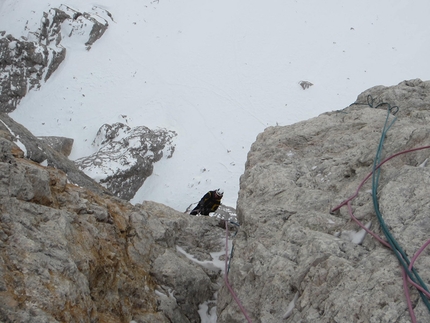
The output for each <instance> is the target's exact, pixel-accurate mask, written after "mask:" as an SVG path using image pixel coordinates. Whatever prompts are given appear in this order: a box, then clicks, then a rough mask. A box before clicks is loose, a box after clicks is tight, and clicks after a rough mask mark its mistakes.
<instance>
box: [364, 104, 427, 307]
mask: <svg viewBox="0 0 430 323" xmlns="http://www.w3.org/2000/svg"><path fill="white" fill-rule="evenodd" d="M372 103H373V100H372ZM382 104H384V103H381V104H379V105H382ZM387 105H388V108H387V117H386V119H385V124H384V128H383V129H382V134H381V138H380V140H379V145H378V149H377V152H376V157H375V160H374V162H373V172H372V173H373V175H372V201H373V208H374V210H375V213H376V216H377V218H378V222H379V224H380V226H381V229H382V232H383V233H384V235H385V238H386V239H387V241H388V243H389V244H390V246H391V249H392V250H393V252H394V254H395V256H396V257H397V259H398V260H399V262H400V264H401V265H402V267H403V269H404V270H405V272H406V274H407V275H408V276H409V278H410V279H411V280H412V281H414V282H418V283H419V284H420V285H421V286H422V287H423V288H424V289H425V290H426V291H428V288H427V286H426V284H425V283H424V281H423V280H422V279H421V277H420V276H419V275H418V273H417V272H416V270H415V269H414V268H412V271H411V270H409V264H410V261H409V258H408V256H407V255H406V253H405V252H404V250H403V249H402V247H401V246H400V245H399V244H398V242H397V240H396V239H395V238H394V236H393V235H392V234H391V232H390V230H389V229H388V227H387V225H386V224H385V221H384V219H383V217H382V213H381V211H380V209H379V201H378V196H377V195H378V194H377V193H378V184H379V176H380V174H381V168H378V169H376V166H377V165H378V164H379V163H380V161H381V154H382V148H383V146H384V141H385V138H386V134H387V132H388V130H389V129H390V128H391V126H392V125H393V123H394V122H395V121H396V118H394V119H393V120H392V121H391V122H389V117H390V113H391V112H392V111H393V108H391V106H390V105H389V104H388V103H387ZM394 108H397V110H396V111H395V112H394V113H393V114H395V113H396V112H397V111H398V107H394ZM419 293H420V295H421V298H422V300H423V302H424V304H425V305H426V306H427V308H428V310H429V311H430V302H429V300H428V299H427V297H425V295H424V294H423V293H422V292H421V291H419Z"/></svg>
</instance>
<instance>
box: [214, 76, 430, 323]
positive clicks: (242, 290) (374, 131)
mask: <svg viewBox="0 0 430 323" xmlns="http://www.w3.org/2000/svg"><path fill="white" fill-rule="evenodd" d="M395 118H397V119H395ZM393 121H394V123H393ZM429 121H430V82H428V81H427V82H423V81H421V80H411V81H405V82H402V83H400V84H399V85H397V86H392V87H384V86H377V87H374V88H371V89H369V90H367V91H365V92H363V93H362V94H360V95H359V96H358V98H357V101H356V102H355V103H354V104H352V105H351V106H349V107H347V108H345V109H343V110H339V111H333V112H329V113H324V114H322V115H320V116H318V117H317V118H314V119H310V120H308V121H304V122H300V123H297V124H294V125H291V126H286V127H270V128H267V129H266V130H265V131H264V132H263V133H261V134H260V135H259V136H258V138H257V140H256V142H255V143H254V144H253V145H252V148H251V151H250V152H249V154H248V159H247V163H246V170H245V173H244V174H243V175H242V177H241V180H240V193H239V199H238V202H237V214H238V218H239V222H240V223H241V228H240V230H239V232H238V234H237V236H236V238H235V240H234V246H235V254H234V257H233V259H232V261H231V264H230V274H229V281H230V283H231V285H232V288H233V289H234V291H235V292H236V293H237V296H238V298H239V299H240V300H241V302H242V304H243V307H244V308H245V309H246V311H247V314H248V315H249V317H250V318H251V319H252V322H284V321H285V322H405V323H406V322H411V315H410V314H409V313H408V306H407V302H406V297H405V295H404V290H403V282H402V271H401V266H400V264H399V260H398V259H397V257H396V254H395V252H393V251H392V249H391V248H390V247H386V246H385V245H383V244H382V243H380V242H379V241H378V240H377V239H376V238H374V237H372V236H371V235H370V234H366V232H365V230H364V229H363V228H362V227H361V226H359V225H358V222H360V223H361V224H362V226H363V227H366V228H370V230H371V231H373V232H374V233H375V234H376V235H378V236H381V237H382V238H381V239H382V240H383V242H385V241H387V238H386V237H385V235H384V231H386V232H388V236H391V237H393V238H394V240H395V241H397V243H398V245H399V246H400V248H401V249H402V250H403V251H404V254H405V257H406V258H407V257H410V258H409V260H410V261H411V262H412V258H413V256H414V255H416V254H417V252H418V251H419V250H420V248H421V247H422V246H423V245H424V244H425V243H426V241H427V240H428V239H429V238H430V237H429V234H428V232H429V229H430V221H429V220H428V205H429V202H430V199H429V195H428V187H429V184H430V177H429V174H430V172H429V168H428V163H427V161H428V158H429V156H430V150H429V149H427V148H429V147H428V145H429V143H430V131H429V127H428V124H429ZM384 125H385V128H384ZM381 135H382V138H383V139H384V144H383V145H382V146H381V141H380V140H381ZM420 147H426V149H421V150H417V151H414V152H407V153H404V154H400V155H398V156H397V157H395V158H393V159H390V160H389V161H387V162H386V163H384V164H383V165H382V166H381V167H380V173H375V174H377V176H378V177H379V181H377V182H373V183H372V179H371V178H370V179H369V180H368V181H367V182H365V183H364V184H363V186H362V187H361V189H360V190H359V193H358V195H357V196H356V197H355V198H354V199H352V200H351V202H350V204H349V205H350V208H351V214H352V215H351V214H350V212H349V211H348V203H344V205H343V206H342V207H341V208H338V209H336V206H338V205H342V204H341V203H342V202H343V201H345V200H346V199H348V198H349V197H351V196H353V195H354V194H355V192H356V191H357V190H358V189H359V188H360V184H361V182H362V181H363V180H364V179H365V178H366V176H367V175H368V174H369V173H371V172H372V169H373V163H374V160H375V158H376V156H377V152H378V151H379V154H380V160H381V161H382V160H383V159H384V158H388V157H389V156H391V155H393V154H395V153H399V152H402V151H408V150H411V149H414V148H420ZM375 183H379V185H376V186H375ZM372 187H376V190H377V194H376V196H375V197H376V205H377V206H376V207H375V206H374V200H373V198H372V194H371V193H372ZM377 209H378V210H379V213H380V214H381V217H382V222H381V223H385V226H386V230H384V229H382V228H383V226H382V224H380V221H379V220H378V217H377V215H376V210H377ZM397 250H399V249H397ZM398 252H399V251H398ZM405 262H406V260H405ZM406 263H407V262H406ZM429 265H430V257H429V256H428V252H426V251H425V252H423V253H422V254H421V256H419V258H417V260H416V262H415V263H414V265H413V267H414V268H416V271H417V272H418V273H419V276H421V279H422V280H423V281H424V282H425V283H428V281H429V280H428V279H429V277H430V270H429V268H430V266H429ZM406 266H407V267H408V265H406ZM411 270H412V269H411ZM414 280H415V281H418V279H417V278H414ZM407 285H408V291H409V292H410V299H411V307H412V308H413V309H414V313H415V314H414V315H415V316H416V320H417V322H428V321H430V313H429V309H428V307H427V306H426V305H425V303H424V301H423V300H422V298H421V297H420V295H419V293H418V292H417V289H416V288H415V287H412V286H411V284H410V283H408V284H407ZM423 298H424V299H426V297H425V296H424V297H423ZM217 309H218V322H229V323H232V322H244V321H245V320H244V315H243V314H242V312H240V311H239V307H238V305H237V304H236V303H235V301H234V300H233V299H232V296H231V295H230V293H229V291H228V289H227V288H226V287H224V286H223V287H222V288H221V290H220V292H219V294H218V306H217Z"/></svg>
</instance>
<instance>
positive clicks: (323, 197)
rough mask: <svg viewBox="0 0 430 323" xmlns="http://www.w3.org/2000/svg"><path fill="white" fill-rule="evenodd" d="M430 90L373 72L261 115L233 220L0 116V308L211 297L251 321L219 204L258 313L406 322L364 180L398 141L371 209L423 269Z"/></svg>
mask: <svg viewBox="0 0 430 323" xmlns="http://www.w3.org/2000/svg"><path fill="white" fill-rule="evenodd" d="M429 96H430V82H423V81H421V80H411V81H405V82H402V83H400V84H399V85H397V86H393V87H383V86H377V87H374V88H371V89H369V90H367V91H365V92H363V93H362V94H360V95H359V96H358V98H357V101H356V102H355V103H354V104H352V105H351V106H349V107H347V108H345V109H343V110H339V111H333V112H329V113H325V114H322V115H320V116H319V117H317V118H314V119H310V120H308V121H304V122H300V123H297V124H294V125H291V126H286V127H271V128H268V129H266V131H264V132H263V133H261V134H260V135H259V136H258V138H257V140H256V142H255V143H254V144H253V146H252V149H251V151H250V152H249V155H248V160H247V163H246V171H245V173H244V174H243V176H242V177H241V188H240V192H239V193H240V194H239V196H240V197H239V200H238V203H237V217H238V221H237V222H239V224H240V226H239V227H238V226H237V225H236V220H235V218H234V217H232V215H234V212H233V211H234V210H228V209H226V208H222V209H221V210H220V212H219V213H218V214H217V215H216V216H215V217H194V216H190V215H188V214H186V213H181V212H178V211H175V210H173V209H171V208H169V207H167V206H164V205H162V204H158V203H154V202H144V203H143V204H137V205H132V204H130V203H128V202H127V201H125V200H123V199H119V198H117V197H115V196H113V195H112V194H111V193H110V192H109V191H108V190H107V189H105V188H104V187H101V186H100V185H99V184H97V183H96V182H95V181H93V180H92V179H90V178H89V177H88V176H87V175H85V174H83V173H82V171H80V170H79V169H78V168H77V167H76V165H74V163H73V162H71V161H68V159H67V158H66V157H65V156H64V155H63V154H61V153H59V152H57V151H55V150H54V149H53V148H52V147H51V146H50V145H48V144H46V143H45V141H42V140H39V139H37V138H35V137H34V136H32V135H31V134H30V133H29V132H28V131H27V130H26V129H25V128H24V127H23V126H21V125H19V124H16V123H15V122H14V121H13V120H12V119H10V118H9V117H8V116H7V115H2V116H1V121H2V122H0V125H1V126H2V128H1V129H0V151H1V155H0V168H1V181H0V205H1V207H0V259H1V261H0V320H1V321H2V322H77V321H79V322H184V323H188V322H200V321H201V317H203V316H204V315H209V313H212V315H213V313H214V312H215V311H216V313H217V322H244V320H245V316H244V315H245V314H243V313H242V312H241V311H240V309H239V306H238V305H237V303H236V302H235V300H234V299H233V296H232V294H231V292H230V291H229V289H228V288H227V285H226V284H225V281H223V266H224V264H223V263H224V260H225V257H224V255H223V252H222V251H223V250H225V240H224V239H225V234H226V231H225V229H224V226H225V222H224V221H223V220H222V219H220V218H224V219H229V221H228V224H229V225H228V231H227V233H228V237H229V238H230V239H232V240H233V246H234V253H233V252H231V254H230V257H231V259H230V262H229V275H228V282H229V285H230V286H231V290H232V291H233V292H234V293H235V295H236V296H237V299H238V300H239V301H240V302H241V305H242V308H243V309H244V311H245V313H246V315H247V316H248V317H249V318H250V319H252V321H253V322H283V321H285V322H333V321H337V322H410V321H411V314H410V313H408V306H407V302H406V297H405V295H404V290H403V287H402V286H403V282H402V271H401V267H400V265H399V261H398V259H397V258H396V256H395V254H394V252H393V251H392V250H391V249H390V247H386V246H385V245H383V244H382V243H380V242H379V241H378V240H377V239H376V238H374V237H372V236H371V235H370V234H369V233H368V234H366V232H365V230H364V229H363V228H366V229H368V230H371V231H372V232H373V233H374V234H375V236H381V237H382V238H380V239H381V241H382V242H384V241H386V240H387V238H385V237H384V233H383V231H386V230H383V229H382V228H383V226H382V224H380V222H379V221H378V218H377V216H376V215H375V213H376V208H375V207H374V205H373V201H372V195H371V191H372V187H373V186H374V185H375V184H372V183H371V182H372V181H371V180H368V181H367V182H365V183H364V184H362V182H363V180H364V179H365V178H366V176H367V175H368V174H369V173H371V172H372V169H373V166H372V165H373V163H374V160H375V156H376V153H377V152H378V151H379V152H380V154H381V156H380V159H384V158H386V157H389V156H391V155H393V154H395V153H398V152H404V151H405V153H403V154H399V155H398V156H396V157H395V158H392V159H389V160H388V161H387V162H385V163H384V164H383V165H382V166H381V167H380V169H381V173H380V174H379V175H378V176H379V179H378V186H376V190H377V194H376V199H377V205H378V208H377V209H378V212H379V213H380V214H382V217H383V219H384V221H383V223H384V224H385V225H386V227H387V230H388V231H389V233H390V235H391V236H392V237H394V238H395V240H396V241H397V243H398V245H400V246H401V248H402V249H403V251H404V254H405V255H406V256H405V257H410V259H409V260H408V261H409V262H410V263H412V265H413V267H414V268H416V269H417V272H419V276H420V277H421V278H422V280H423V281H424V282H427V281H428V279H427V278H428V277H429V275H430V272H429V269H428V268H430V266H429V265H430V258H429V257H428V254H427V253H426V252H424V253H423V254H421V255H419V257H418V258H416V257H413V256H414V255H417V256H418V254H417V251H418V250H419V249H420V248H421V247H422V246H423V245H424V243H425V242H426V241H427V239H428V232H429V225H430V224H429V223H430V222H429V221H428V219H427V214H428V212H427V209H428V203H429V202H428V201H429V198H428V190H427V187H428V185H429V184H430V180H429V176H428V175H429V174H428V167H427V160H428V157H429V154H430V152H429V151H428V149H420V150H416V151H413V152H409V151H408V150H411V149H417V148H421V147H427V146H426V145H428V142H429V137H430V132H429V130H428V126H427V125H428V122H429V120H430V109H429V106H430V97H429ZM384 124H385V125H387V124H388V128H387V127H386V128H385V129H384ZM382 133H383V138H384V144H383V145H382V146H381V145H380V140H381V134H382ZM29 156H31V158H29ZM46 161H48V162H46ZM44 164H47V166H44ZM76 184H78V185H76ZM361 185H362V187H361ZM358 188H361V189H360V190H359V192H358V194H357V196H355V198H354V199H353V200H351V202H349V203H346V202H344V201H345V200H347V199H348V198H349V197H351V196H353V195H354V194H355V192H356V191H357V190H358ZM343 202H344V203H343ZM342 203H343V204H342ZM339 205H341V206H342V207H340V208H337V206H339ZM348 205H350V211H351V213H352V215H351V214H350V212H349V211H348ZM230 221H231V222H230ZM359 223H361V226H360V225H359ZM214 261H215V262H214ZM216 262H220V263H221V264H222V265H218V266H217V265H214V263H216ZM411 268H412V267H411ZM411 270H412V269H411ZM414 279H415V278H414ZM415 280H416V279H415ZM409 286H410V284H409ZM408 290H409V299H410V300H411V307H412V308H413V313H414V314H413V315H415V316H416V318H417V320H418V321H419V322H426V321H428V320H429V318H430V315H429V311H428V308H426V305H425V303H424V302H423V300H422V299H421V297H420V295H419V294H418V292H417V290H416V288H415V287H410V288H408ZM215 295H217V296H215ZM203 304H205V305H204V306H203Z"/></svg>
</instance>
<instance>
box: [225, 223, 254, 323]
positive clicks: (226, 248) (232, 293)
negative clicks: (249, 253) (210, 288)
mask: <svg viewBox="0 0 430 323" xmlns="http://www.w3.org/2000/svg"><path fill="white" fill-rule="evenodd" d="M228 256H229V255H228V221H227V220H225V269H224V281H225V285H226V286H227V288H228V290H229V291H230V293H231V296H233V298H234V300H235V301H236V303H237V305H238V306H239V308H240V310H241V311H242V313H243V315H244V316H245V318H246V319H247V321H248V322H249V323H252V321H251V319H250V318H249V316H248V314H247V313H246V310H245V308H244V307H243V305H242V303H241V302H240V300H239V298H238V297H237V295H236V293H235V292H234V290H233V288H232V287H231V286H230V283H229V282H228V276H227V271H228V268H227V267H228V266H227V264H228Z"/></svg>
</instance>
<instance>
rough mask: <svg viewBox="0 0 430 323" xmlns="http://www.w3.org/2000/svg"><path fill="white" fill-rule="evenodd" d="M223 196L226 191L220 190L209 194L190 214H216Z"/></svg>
mask: <svg viewBox="0 0 430 323" xmlns="http://www.w3.org/2000/svg"><path fill="white" fill-rule="evenodd" d="M223 195H224V191H223V190H222V189H220V188H218V189H216V190H213V191H209V192H207V193H206V194H205V195H204V196H203V197H202V198H201V200H200V202H199V203H198V204H197V206H196V207H195V208H194V209H193V210H192V211H191V212H190V214H191V215H197V214H199V213H200V214H202V215H209V213H210V212H215V211H216V210H217V209H218V207H219V205H220V204H221V199H222V197H223Z"/></svg>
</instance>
